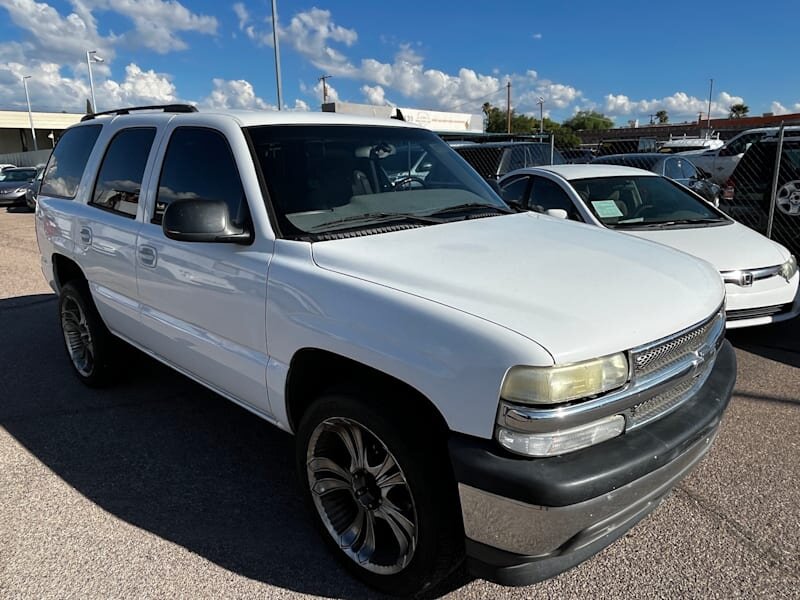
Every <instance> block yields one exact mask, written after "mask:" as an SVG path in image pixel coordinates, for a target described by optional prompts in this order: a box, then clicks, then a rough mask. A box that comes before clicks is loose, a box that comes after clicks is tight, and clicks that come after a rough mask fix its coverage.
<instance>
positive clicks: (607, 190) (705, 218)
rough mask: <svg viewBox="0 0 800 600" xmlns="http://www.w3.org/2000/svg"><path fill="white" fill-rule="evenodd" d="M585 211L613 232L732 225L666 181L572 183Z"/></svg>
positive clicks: (597, 179)
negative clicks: (619, 230) (587, 210)
mask: <svg viewBox="0 0 800 600" xmlns="http://www.w3.org/2000/svg"><path fill="white" fill-rule="evenodd" d="M570 184H571V185H572V187H573V188H575V191H576V192H578V195H579V196H580V197H581V199H582V200H583V202H584V204H585V205H586V207H587V208H588V209H589V210H590V211H591V212H592V213H593V214H594V215H595V216H596V217H597V218H598V219H599V220H600V221H601V222H602V223H603V225H605V226H606V227H610V228H612V229H622V228H628V229H637V228H641V229H645V228H654V227H665V228H666V227H681V226H700V225H707V224H719V225H722V224H726V223H730V222H731V221H730V219H728V218H727V217H726V216H725V215H724V214H723V213H721V212H719V211H717V210H716V209H714V207H712V206H710V205H709V204H706V203H705V202H703V201H702V200H700V199H698V198H697V197H695V196H694V195H693V194H692V193H690V192H689V191H687V190H685V189H684V188H683V187H682V186H680V185H678V184H677V183H674V182H673V181H670V180H669V179H666V178H664V177H648V176H639V177H636V176H634V177H595V178H591V179H576V180H573V181H571V182H570Z"/></svg>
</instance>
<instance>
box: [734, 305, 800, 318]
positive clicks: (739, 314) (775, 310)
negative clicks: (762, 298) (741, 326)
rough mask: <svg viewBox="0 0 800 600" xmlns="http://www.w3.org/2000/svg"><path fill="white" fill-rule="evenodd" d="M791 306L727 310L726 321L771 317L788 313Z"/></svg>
mask: <svg viewBox="0 0 800 600" xmlns="http://www.w3.org/2000/svg"><path fill="white" fill-rule="evenodd" d="M791 307H792V305H791V304H776V305H774V306H759V307H758V308H742V309H739V310H729V311H728V312H727V313H726V316H727V318H728V321H741V320H742V319H755V318H756V317H771V316H774V315H779V314H781V313H785V312H788V311H789V309H790V308H791Z"/></svg>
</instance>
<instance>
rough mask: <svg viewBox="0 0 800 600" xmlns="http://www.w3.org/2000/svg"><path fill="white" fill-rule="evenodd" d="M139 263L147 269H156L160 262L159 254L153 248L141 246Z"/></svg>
mask: <svg viewBox="0 0 800 600" xmlns="http://www.w3.org/2000/svg"><path fill="white" fill-rule="evenodd" d="M139 262H140V263H142V264H143V265H144V266H145V267H151V268H152V267H155V266H156V263H157V262H158V253H157V252H156V249H155V248H153V247H152V246H139Z"/></svg>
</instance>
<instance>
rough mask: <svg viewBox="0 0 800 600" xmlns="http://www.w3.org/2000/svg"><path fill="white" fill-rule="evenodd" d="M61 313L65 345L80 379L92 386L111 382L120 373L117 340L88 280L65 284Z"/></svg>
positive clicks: (60, 298)
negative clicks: (108, 325)
mask: <svg viewBox="0 0 800 600" xmlns="http://www.w3.org/2000/svg"><path fill="white" fill-rule="evenodd" d="M58 315H59V322H60V323H61V332H62V334H63V335H64V348H65V350H66V352H67V357H68V358H69V361H70V364H71V365H72V369H73V371H74V372H75V374H76V375H77V376H78V379H80V380H81V381H82V382H83V383H84V384H86V385H87V386H89V387H103V386H106V385H108V384H109V383H111V381H112V379H113V376H114V374H115V372H116V369H115V366H116V365H115V360H114V359H115V358H116V353H117V348H116V346H117V344H116V339H115V338H114V336H113V335H112V334H111V332H109V331H108V329H107V328H106V326H105V324H104V323H103V320H102V318H101V317H100V314H99V313H98V312H97V308H96V307H95V305H94V301H93V300H92V296H91V293H90V292H89V286H88V285H87V284H86V282H85V281H70V282H68V283H66V284H64V286H63V287H62V288H61V294H60V296H59V302H58Z"/></svg>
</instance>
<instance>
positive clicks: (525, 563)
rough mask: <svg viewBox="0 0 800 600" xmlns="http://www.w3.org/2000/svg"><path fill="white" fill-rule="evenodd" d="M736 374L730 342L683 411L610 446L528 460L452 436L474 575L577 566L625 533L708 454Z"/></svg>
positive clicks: (529, 575)
mask: <svg viewBox="0 0 800 600" xmlns="http://www.w3.org/2000/svg"><path fill="white" fill-rule="evenodd" d="M735 378H736V357H735V354H734V352H733V349H732V348H731V346H730V344H729V343H727V342H725V343H724V345H723V346H722V348H721V349H720V352H719V354H718V356H717V359H716V363H715V365H714V368H713V370H712V371H711V373H710V375H709V377H708V379H707V380H706V382H705V383H704V384H703V386H702V387H701V388H700V389H699V390H698V391H697V393H696V394H695V396H694V397H693V398H692V399H690V400H689V401H687V402H686V403H685V404H684V405H682V406H681V407H680V409H678V410H676V411H675V412H673V413H671V414H669V415H667V416H665V417H663V418H662V419H659V420H657V421H654V422H652V423H650V424H648V425H646V426H644V427H642V428H640V429H637V430H634V431H631V432H628V433H626V434H624V435H622V436H620V437H618V438H614V439H612V440H608V441H607V442H603V443H602V444H598V445H596V446H592V447H590V448H586V449H584V450H580V451H578V452H573V453H570V454H566V455H564V456H559V457H553V458H539V459H528V458H522V457H519V456H515V455H511V454H509V453H506V452H504V451H503V450H502V449H500V447H499V446H498V445H497V444H495V443H494V442H491V441H488V440H478V439H476V438H468V437H467V436H454V437H453V438H452V439H451V440H450V455H451V459H452V462H453V468H454V472H455V475H456V479H457V480H458V487H459V494H460V499H461V510H462V515H463V519H464V531H465V534H466V537H467V540H466V546H467V554H468V564H469V567H470V570H471V571H472V573H473V574H474V575H476V576H478V577H482V578H484V579H489V580H492V581H496V582H498V583H502V584H505V585H524V584H528V583H533V582H535V581H540V580H542V579H546V578H548V577H552V576H554V575H557V574H558V573H560V572H562V571H565V570H566V569H569V568H571V567H573V566H575V565H577V564H579V563H580V562H582V561H584V560H586V559H587V558H589V557H590V556H592V555H593V554H595V553H597V552H599V551H600V550H602V549H603V548H605V547H606V546H608V545H609V544H611V543H612V542H613V541H615V540H616V539H618V538H619V537H620V536H622V535H623V534H624V533H625V532H626V531H627V530H628V529H630V528H631V527H633V525H635V524H636V523H637V522H638V521H639V520H640V519H642V518H643V517H644V516H646V515H647V514H648V513H649V512H651V511H652V510H653V509H654V508H655V507H656V506H658V504H659V502H660V501H661V499H663V498H664V496H666V494H668V493H669V491H670V490H671V489H672V488H673V487H674V486H675V484H676V483H677V482H678V481H680V480H681V479H682V478H683V477H684V476H686V474H687V473H689V472H690V471H691V470H692V468H693V467H694V466H695V465H696V464H697V463H698V462H699V461H700V460H701V459H702V458H703V456H705V454H706V452H708V450H709V448H710V447H711V443H712V441H713V439H714V437H715V435H716V432H717V428H718V427H719V423H720V420H721V417H722V414H723V412H724V410H725V407H726V406H727V404H728V402H729V400H730V396H731V393H732V391H733V385H734V382H735Z"/></svg>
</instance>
